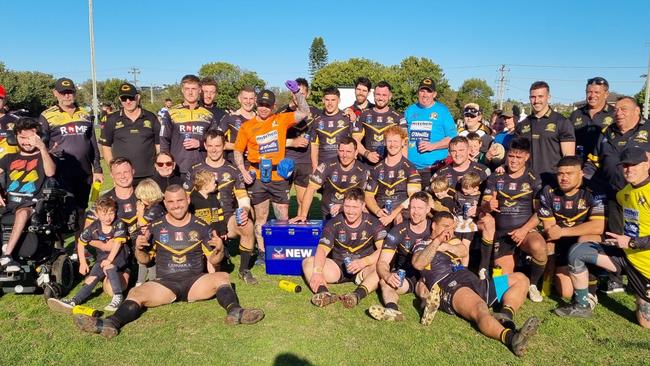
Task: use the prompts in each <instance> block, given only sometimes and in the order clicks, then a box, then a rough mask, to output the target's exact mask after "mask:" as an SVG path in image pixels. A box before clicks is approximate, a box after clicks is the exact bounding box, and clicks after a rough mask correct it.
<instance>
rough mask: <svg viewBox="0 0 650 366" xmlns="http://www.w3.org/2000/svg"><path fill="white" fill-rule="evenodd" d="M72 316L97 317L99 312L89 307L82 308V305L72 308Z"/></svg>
mask: <svg viewBox="0 0 650 366" xmlns="http://www.w3.org/2000/svg"><path fill="white" fill-rule="evenodd" d="M72 314H73V315H86V316H92V317H99V311H98V310H97V309H93V308H91V307H90V306H83V305H75V306H74V307H73V308H72Z"/></svg>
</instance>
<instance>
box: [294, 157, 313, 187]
mask: <svg viewBox="0 0 650 366" xmlns="http://www.w3.org/2000/svg"><path fill="white" fill-rule="evenodd" d="M311 173H312V171H311V163H296V165H295V168H294V169H293V175H292V177H291V182H292V183H293V184H295V185H297V186H298V187H303V188H307V186H308V185H309V176H310V175H311Z"/></svg>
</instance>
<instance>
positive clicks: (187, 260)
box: [151, 216, 212, 280]
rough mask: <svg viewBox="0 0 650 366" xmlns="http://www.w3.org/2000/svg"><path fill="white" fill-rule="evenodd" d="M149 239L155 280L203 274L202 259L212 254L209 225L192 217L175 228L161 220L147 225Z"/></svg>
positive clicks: (204, 268) (203, 264) (203, 260)
mask: <svg viewBox="0 0 650 366" xmlns="http://www.w3.org/2000/svg"><path fill="white" fill-rule="evenodd" d="M151 238H152V243H153V246H152V248H151V251H152V255H154V256H155V257H156V277H157V278H159V279H161V280H169V279H171V280H173V279H177V278H187V277H194V276H196V275H200V274H201V273H204V272H205V270H206V266H205V257H207V256H209V255H210V254H212V248H210V247H209V244H208V241H209V240H210V226H208V224H206V223H205V222H203V221H201V220H200V219H198V218H196V217H194V216H192V218H191V219H190V222H189V223H188V224H186V225H185V226H182V227H178V226H174V225H172V224H170V223H169V222H168V221H167V218H165V217H163V218H162V219H161V220H159V221H156V222H154V223H153V224H152V225H151Z"/></svg>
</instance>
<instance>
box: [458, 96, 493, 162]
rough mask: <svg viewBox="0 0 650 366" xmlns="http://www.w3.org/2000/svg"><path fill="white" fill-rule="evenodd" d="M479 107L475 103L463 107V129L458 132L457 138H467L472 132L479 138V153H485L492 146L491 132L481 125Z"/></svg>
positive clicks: (481, 116) (488, 128) (481, 113)
mask: <svg viewBox="0 0 650 366" xmlns="http://www.w3.org/2000/svg"><path fill="white" fill-rule="evenodd" d="M482 118H483V112H482V111H481V106H479V105H478V104H476V103H467V104H465V106H464V107H463V121H464V122H465V127H463V128H461V129H459V130H458V136H463V137H467V135H469V134H470V133H472V132H474V133H476V134H477V135H479V136H481V149H480V150H481V153H483V154H485V153H487V151H488V149H489V148H490V145H491V144H492V130H491V129H490V127H488V126H486V125H485V124H483V121H482Z"/></svg>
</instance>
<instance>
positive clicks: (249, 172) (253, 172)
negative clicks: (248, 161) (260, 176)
mask: <svg viewBox="0 0 650 366" xmlns="http://www.w3.org/2000/svg"><path fill="white" fill-rule="evenodd" d="M248 174H250V175H251V178H253V180H255V179H256V178H257V174H255V171H254V170H249V171H248Z"/></svg>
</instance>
